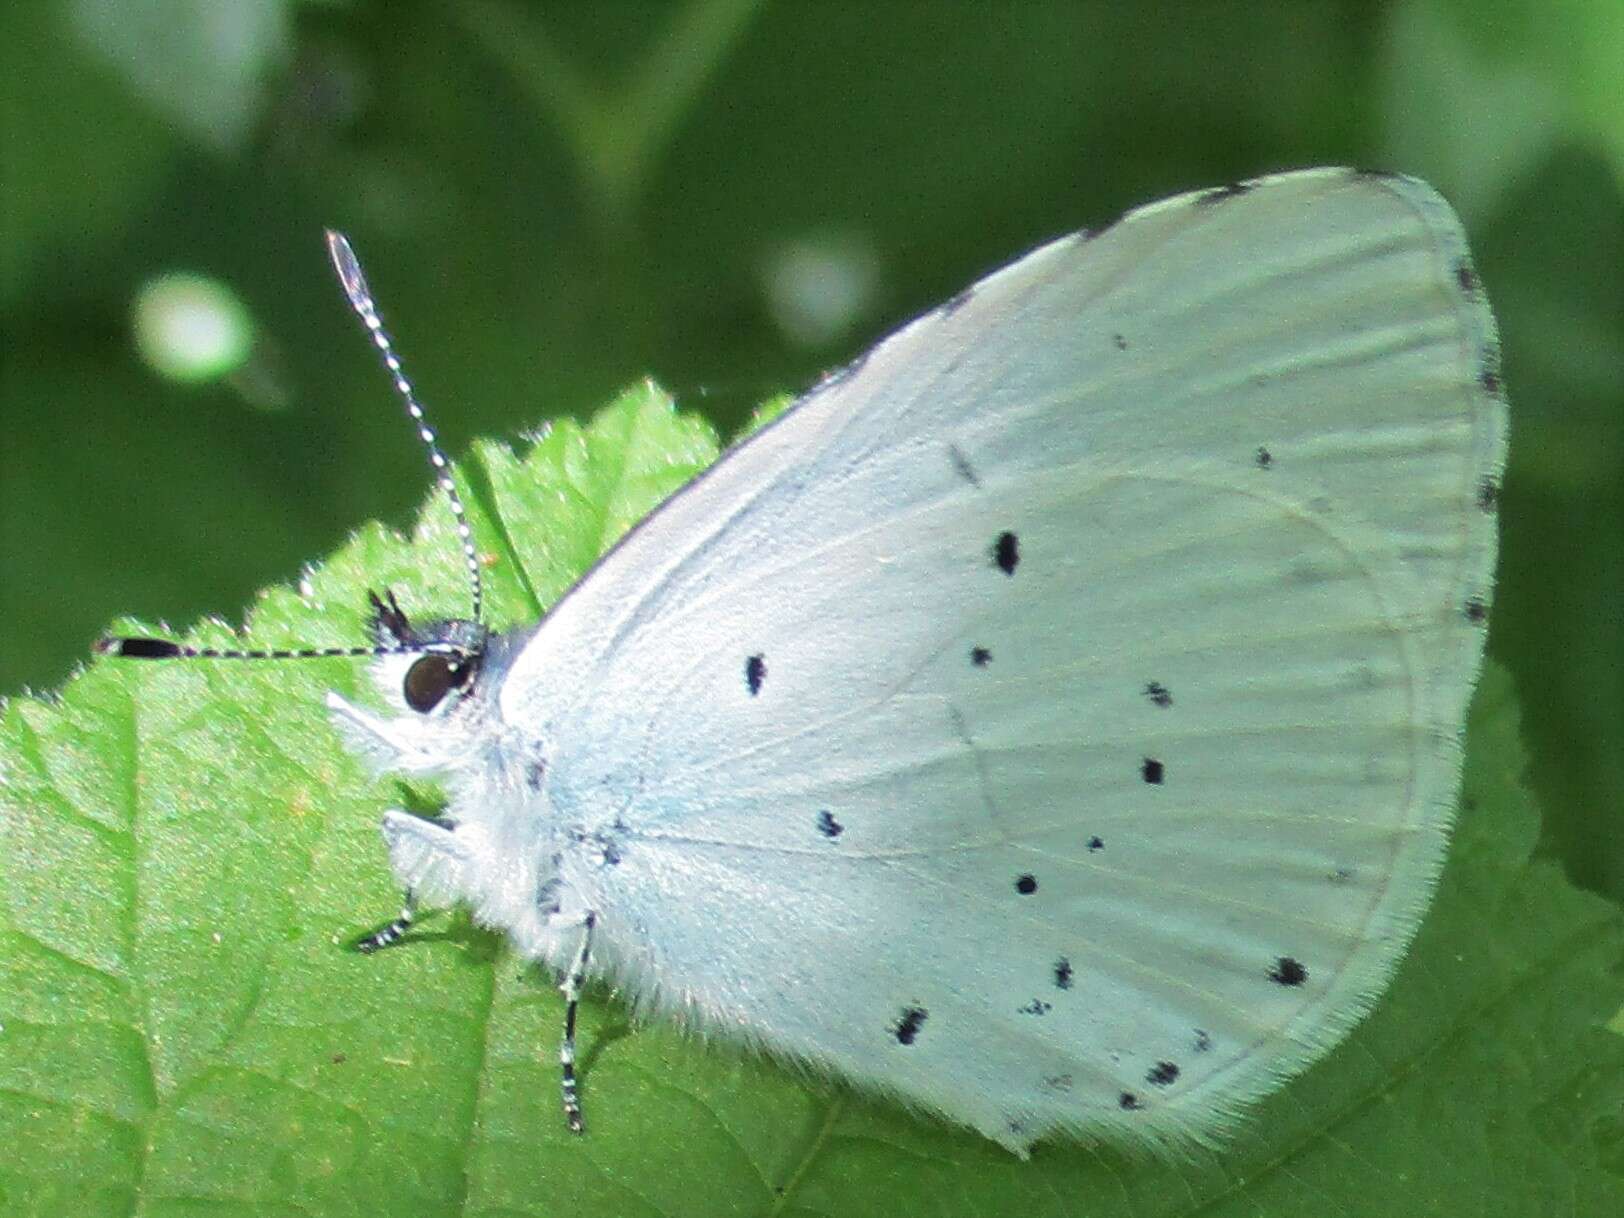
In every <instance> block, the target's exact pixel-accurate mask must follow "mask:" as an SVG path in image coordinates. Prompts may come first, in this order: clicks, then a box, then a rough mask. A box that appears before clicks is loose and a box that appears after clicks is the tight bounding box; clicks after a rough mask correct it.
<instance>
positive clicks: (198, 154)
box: [0, 0, 1624, 900]
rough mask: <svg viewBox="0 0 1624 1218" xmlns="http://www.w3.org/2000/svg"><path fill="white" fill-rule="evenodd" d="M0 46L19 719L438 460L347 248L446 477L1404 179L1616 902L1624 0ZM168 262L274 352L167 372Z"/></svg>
mask: <svg viewBox="0 0 1624 1218" xmlns="http://www.w3.org/2000/svg"><path fill="white" fill-rule="evenodd" d="M0 21H3V37H0V91H3V95H4V98H5V109H4V150H3V151H4V164H3V174H0V200H3V216H4V225H3V233H0V319H3V321H0V324H3V327H4V333H3V340H4V353H3V359H4V364H3V369H0V373H3V382H0V402H3V408H4V429H3V432H0V693H15V692H17V691H19V690H22V689H23V688H25V687H30V688H33V689H36V690H41V689H49V688H50V687H52V686H54V685H56V684H58V683H59V682H60V681H62V680H63V678H64V677H65V676H66V675H67V674H68V673H69V671H70V670H71V668H72V666H73V665H74V664H75V663H77V662H78V661H79V660H80V659H81V658H82V657H83V656H84V655H85V654H86V650H87V647H88V646H89V644H90V642H91V640H92V639H94V638H95V636H96V635H97V633H98V632H99V630H100V629H101V628H102V627H103V625H104V624H105V623H106V622H107V621H108V620H109V619H110V618H112V617H113V616H114V615H115V614H120V613H130V614H137V615H140V616H142V617H145V618H149V619H159V618H162V619H167V620H169V621H171V622H174V623H177V624H184V623H187V622H189V621H191V620H192V619H194V618H196V617H198V616H200V615H203V614H210V613H215V614H223V615H227V616H235V615H237V614H239V613H240V611H241V609H242V607H243V606H244V605H245V604H247V603H248V601H249V600H250V598H251V597H252V595H253V593H254V592H255V590H256V589H258V588H260V587H261V586H263V585H265V584H267V583H271V582H276V581H283V580H288V579H291V578H293V577H295V575H296V574H297V572H298V569H299V566H300V564H301V563H302V562H304V561H306V560H316V559H319V558H320V557H321V556H322V555H324V554H325V553H326V552H327V551H329V550H330V549H332V548H333V547H334V546H336V545H337V544H338V543H339V542H340V540H341V539H342V538H343V537H344V536H345V535H346V534H347V533H348V532H349V531H350V530H352V529H353V528H355V527H356V526H357V525H358V524H359V523H360V522H362V521H364V520H366V519H368V518H369V517H374V516H377V517H382V518H384V519H386V520H389V521H392V522H396V523H401V524H404V523H405V522H406V520H407V519H408V516H409V513H410V511H411V509H412V507H413V505H415V504H416V503H417V502H418V501H419V500H420V499H421V498H422V497H423V495H424V494H425V492H426V489H427V485H428V479H427V475H426V471H425V468H424V465H423V461H422V458H421V455H420V454H419V453H418V452H416V451H414V448H413V441H412V438H411V435H410V433H409V431H408V429H407V428H406V427H405V426H403V425H402V423H401V422H400V419H399V418H398V408H397V407H396V405H395V403H394V402H393V401H392V400H391V398H390V395H389V393H388V391H387V389H386V386H385V383H384V381H383V380H382V378H381V376H380V375H379V372H378V370H377V368H376V366H375V364H374V362H373V360H372V358H371V354H370V352H369V351H368V350H367V347H366V344H365V342H364V341H363V339H362V337H361V335H360V333H359V331H358V328H357V326H356V324H355V322H354V320H353V318H351V317H350V315H349V314H348V312H347V311H346V309H345V307H344V305H343V302H342V299H341V297H340V295H339V292H338V290H337V288H336V287H335V285H334V283H333V281H332V276H331V273H330V271H329V269H328V266H327V261H326V256H325V254H324V252H323V249H322V246H321V239H320V236H321V229H322V227H323V226H324V225H335V226H339V227H342V228H344V229H346V230H347V231H348V232H349V233H350V234H351V236H352V237H353V238H354V240H355V243H356V245H357V248H358V249H359V251H360V253H361V255H362V257H363V259H364V261H365V263H366V265H367V267H368V271H369V274H370V276H371V279H372V283H373V286H374V288H375V289H376V290H377V292H378V294H379V297H380V300H381V303H382V305H383V307H384V310H385V313H386V316H387V317H388V318H389V319H390V320H391V322H392V324H393V328H394V330H395V332H396V337H397V340H398V342H399V345H400V347H401V349H402V351H403V353H404V355H405V356H406V358H407V361H408V367H409V368H410V369H411V370H412V372H413V375H414V377H415V379H416V380H417V382H418V384H419V387H420V389H421V391H422V393H423V395H424V397H425V398H426V400H427V401H428V402H429V403H430V405H431V407H432V410H433V413H434V416H435V418H436V419H437V421H438V423H439V426H440V428H441V430H442V433H443V436H444V439H445V442H446V446H447V448H448V449H449V450H450V451H451V452H452V453H453V454H456V453H459V452H461V451H462V450H463V449H464V448H465V447H466V445H467V444H468V442H469V441H470V440H471V439H472V438H473V437H475V436H481V435H497V436H510V437H516V436H517V435H518V434H519V433H521V432H522V431H524V430H525V429H529V428H533V427H535V426H536V425H537V424H539V423H540V422H541V421H542V420H543V419H546V418H548V417H551V416H556V415H575V416H578V417H585V416H587V415H589V414H590V413H591V412H592V411H593V410H594V409H595V408H596V407H597V406H599V405H600V404H602V403H604V402H605V401H607V400H608V398H609V397H610V395H611V394H612V393H613V392H614V391H615V390H617V389H618V388H620V387H622V386H624V385H626V384H628V383H629V382H631V381H633V380H635V379H636V378H638V377H641V376H643V375H645V374H652V375H653V376H655V377H656V378H658V379H659V380H660V381H661V382H662V383H664V384H665V385H666V386H667V387H668V388H670V389H671V390H673V391H674V392H675V393H676V394H677V396H678V398H679V400H680V401H681V402H682V403H683V404H684V405H685V406H687V407H688V408H691V409H696V410H701V411H704V412H706V413H708V414H710V415H711V417H712V418H714V419H715V420H716V421H717V422H718V423H719V424H720V425H721V426H722V427H723V428H724V429H730V428H732V427H734V426H736V425H737V424H738V423H739V422H740V421H741V420H742V419H743V418H744V417H745V416H746V414H747V413H748V411H749V410H750V408H751V407H752V406H753V405H754V404H755V403H756V402H757V401H758V400H759V399H761V398H763V397H766V396H768V395H770V394H772V393H774V392H777V391H779V390H783V389H794V388H798V387H800V386H803V385H805V384H806V383H808V382H809V381H810V380H811V379H813V378H814V377H816V376H817V374H818V373H819V372H820V371H822V370H824V369H827V368H830V367H832V366H834V365H837V364H839V363H842V362H844V361H845V360H846V359H848V358H850V357H851V356H852V355H854V354H856V353H857V352H858V351H860V350H861V349H862V348H863V347H864V346H866V345H867V344H868V343H869V342H870V341H871V340H873V339H874V338H876V337H878V336H879V335H881V334H883V333H884V332H885V331H886V330H888V329H889V328H891V327H893V326H895V325H897V324H898V323H900V322H902V321H904V320H906V319H907V318H908V317H910V316H911V315H913V314H914V313H916V312H918V311H921V310H923V309H925V308H926V307H928V306H930V305H932V304H933V303H935V302H936V301H938V300H940V299H941V298H943V297H945V296H947V295H948V294H950V293H951V292H953V291H954V290H956V289H957V288H959V287H961V286H963V285H964V284H966V283H968V282H969V281H970V280H971V279H973V278H974V277H976V276H978V275H979V274H981V273H983V272H985V271H987V270H989V269H991V268H993V267H995V266H997V265H999V264H1001V263H1003V262H1005V261H1007V260H1009V259H1010V258H1012V257H1013V256H1015V255H1017V254H1019V253H1020V252H1022V251H1023V250H1025V249H1026V248H1028V247H1030V246H1032V245H1034V244H1037V243H1038V242H1040V241H1042V240H1043V239H1045V238H1047V237H1049V236H1052V235H1054V234H1057V233H1060V232H1064V231H1066V230H1069V229H1073V228H1077V227H1081V226H1084V225H1091V224H1099V223H1103V222H1105V221H1108V220H1109V219H1110V218H1112V217H1113V216H1114V215H1115V214H1116V213H1118V212H1119V211H1121V210H1122V209H1124V208H1126V207H1128V206H1131V205H1133V204H1136V203H1140V202H1144V201H1148V200H1150V199H1154V198H1157V197H1159V196H1162V195H1165V194H1169V193H1172V192H1175V191H1179V190H1183V189H1187V188H1192V187H1198V186H1206V185H1212V184H1217V183H1222V182H1225V181H1228V180H1231V179H1235V178H1240V177H1246V176H1251V175H1256V174H1259V173H1264V172H1268V171H1271V170H1277V169H1284V168H1290V167H1294V166H1305V165H1314V164H1323V163H1350V164H1358V165H1363V166H1369V167H1375V168H1389V169H1398V170H1403V171H1405V172H1408V173H1413V174H1417V175H1420V176H1422V177H1425V178H1427V179H1429V180H1430V181H1432V182H1433V183H1434V184H1435V185H1436V186H1438V187H1439V188H1440V189H1441V190H1442V191H1443V192H1444V193H1445V194H1446V195H1448V196H1449V197H1450V198H1451V199H1452V200H1453V201H1454V202H1455V204H1456V206H1457V207H1458V208H1459V210H1460V212H1461V214H1462V217H1463V219H1464V220H1465V223H1466V226H1467V228H1468V230H1469V232H1470V234H1471V237H1472V242H1473V246H1474V248H1475V250H1476V252H1477V255H1478V260H1479V269H1480V271H1481V273H1482V277H1483V279H1484V281H1485V283H1486V284H1487V285H1488V288H1489V292H1490V296H1491V299H1492V300H1493V302H1494V304H1495V307H1496V312H1497V313H1498V315H1499V318H1500V321H1501V325H1502V329H1503V336H1504V343H1505V355H1506V359H1505V380H1506V384H1507V386H1508V390H1509V393H1510V396H1511V399H1512V403H1513V421H1514V432H1513V441H1512V458H1511V468H1510V471H1509V474H1508V477H1507V481H1506V487H1505V495H1504V504H1505V507H1504V512H1503V521H1504V529H1505V532H1504V549H1503V561H1502V568H1501V584H1500V597H1499V602H1498V604H1497V606H1496V611H1495V617H1494V623H1493V634H1492V644H1491V646H1492V649H1493V651H1494V652H1495V653H1496V654H1497V655H1498V656H1499V657H1500V658H1501V659H1502V660H1503V661H1505V662H1506V663H1507V664H1508V665H1509V666H1510V667H1511V669H1512V670H1513V672H1514V673H1515V674H1516V677H1517V679H1518V682H1519V688H1520V693H1521V696H1522V699H1523V702H1524V714H1525V719H1524V723H1525V731H1526V733H1527V736H1528V744H1529V747H1530V750H1531V753H1532V755H1533V757H1534V769H1533V773H1532V775H1531V778H1532V781H1533V783H1534V786H1535V788H1536V790H1537V791H1538V793H1539V795H1540V796H1541V799H1542V802H1543V804H1544V807H1545V812H1546V824H1547V829H1546V846H1547V848H1548V849H1549V850H1550V851H1551V852H1553V853H1555V854H1557V855H1558V856H1559V857H1560V858H1561V859H1562V861H1563V862H1564V864H1565V865H1566V867H1567V868H1568V870H1569V872H1570V873H1571V874H1572V875H1573V877H1574V878H1575V879H1576V880H1577V881H1578V882H1579V883H1581V884H1583V885H1585V886H1587V887H1590V888H1593V889H1595V890H1598V891H1601V892H1604V893H1606V894H1608V895H1610V896H1611V897H1612V898H1613V899H1615V900H1624V832H1621V828H1624V624H1621V623H1624V289H1621V286H1620V285H1621V284H1624V204H1621V197H1624V85H1621V84H1620V74H1621V73H1620V65H1621V64H1624V5H1621V4H1619V3H1618V0H1590V2H1588V3H1584V2H1578V0H1573V2H1568V3H1563V4H1559V5H1549V4H1546V3H1543V2H1542V0H1509V2H1502V0H1494V2H1485V0H1430V2H1425V3H1412V4H1392V5H1379V4H1368V3H1351V2H1350V3H1340V4H1338V3H1300V4H1281V3H1278V2H1277V0H1255V2H1252V3H1227V4H1219V3H1213V4H1201V5H1184V4H1178V5H1170V6H1165V7H1164V6H1158V5H1140V4H1134V5H1123V4H1069V3H1000V4H992V3H968V2H963V3H956V2H942V0H932V2H925V0H918V2H913V3H902V2H873V3H855V2H849V3H832V2H820V3H804V2H803V3H789V2H786V0H778V2H776V3H769V2H765V0H687V2H685V3H674V4H669V5H667V4H660V5H655V4H629V3H594V4H590V5H588V4H568V5H545V6H541V5H537V6H529V5H521V4H518V3H513V2H511V0H482V2H478V3H448V2H431V0H421V2H409V3H399V2H397V3H390V4H382V3H362V2H360V0H356V2H353V3H343V2H340V0H332V2H327V3H318V2H315V0H310V2H306V3H293V2H291V0H282V2H278V0H209V2H206V3H205V2H204V0H145V2H141V3H132V2H129V0H124V2H122V3H115V2H114V0H68V2H63V3H55V4H44V3H39V4H35V3H21V4H18V3H13V4H10V5H8V6H7V7H6V9H5V14H4V17H3V18H0ZM180 272H187V273H191V274H194V275H200V276H204V277H207V279H208V280H209V281H211V282H212V283H213V284H214V286H215V287H216V288H217V289H222V290H223V291H224V292H225V293H226V294H227V295H228V296H230V297H234V298H235V299H236V301H237V302H238V303H239V304H240V306H241V311H242V317H243V318H244V319H245V320H244V323H243V324H245V325H247V326H249V327H251V331H252V339H253V341H252V346H251V349H250V350H249V351H248V354H247V356H246V358H245V359H244V360H243V361H242V362H240V363H239V364H237V365H236V366H235V367H233V368H230V369H229V370H227V371H224V372H222V373H221V374H220V375H218V376H216V377H214V378H213V379H207V378H205V379H201V380H199V379H197V378H195V377H191V378H188V377H182V376H180V375H178V374H177V373H176V372H175V371H173V370H167V369H166V368H165V366H163V365H161V364H159V363H156V362H154V359H153V358H152V357H151V356H144V355H143V354H142V352H141V350H140V349H139V348H138V346H137V343H136V339H135V319H136V317H137V315H138V314H141V313H142V311H143V309H145V310H147V311H148V313H149V314H150V311H151V310H152V309H154V308H159V306H157V305H155V304H154V303H153V301H154V299H155V298H154V297H153V296H152V295H151V293H152V289H153V288H154V286H155V284H158V283H161V282H167V281H165V280H163V279H162V277H164V276H171V275H174V274H176V273H180ZM159 299H161V298H159ZM143 300H145V301H147V303H146V304H145V305H141V304H139V302H141V301H143ZM159 312H160V314H161V313H162V309H161V308H159Z"/></svg>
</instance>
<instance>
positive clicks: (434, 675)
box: [401, 655, 473, 715]
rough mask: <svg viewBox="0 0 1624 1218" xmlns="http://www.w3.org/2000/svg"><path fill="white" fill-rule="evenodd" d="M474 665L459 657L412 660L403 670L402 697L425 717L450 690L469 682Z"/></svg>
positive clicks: (435, 656) (432, 657) (424, 657)
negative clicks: (410, 664)
mask: <svg viewBox="0 0 1624 1218" xmlns="http://www.w3.org/2000/svg"><path fill="white" fill-rule="evenodd" d="M472 672H473V666H472V665H471V664H468V663H467V662H466V661H464V660H463V659H462V658H461V657H460V656H444V655H426V656H422V657H420V658H418V659H417V660H414V661H413V662H412V666H411V667H410V668H408V669H407V670H406V680H405V681H404V682H403V683H402V687H401V694H402V696H403V697H404V698H405V699H406V705H407V706H409V707H411V708H412V709H413V710H414V711H416V712H417V713H418V714H420V715H426V714H428V713H429V712H430V711H431V710H433V709H434V708H435V707H436V706H439V705H440V702H441V700H442V699H444V698H445V696H446V695H447V694H448V693H450V692H451V691H452V690H454V689H457V688H458V687H460V686H462V685H464V684H466V683H467V681H468V677H469V674H470V673H472Z"/></svg>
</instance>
